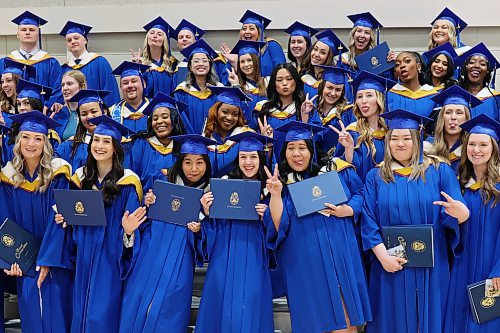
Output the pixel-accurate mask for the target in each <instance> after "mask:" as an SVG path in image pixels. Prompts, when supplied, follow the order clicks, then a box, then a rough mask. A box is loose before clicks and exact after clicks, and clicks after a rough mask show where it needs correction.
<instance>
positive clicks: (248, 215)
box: [210, 178, 260, 221]
mask: <svg viewBox="0 0 500 333" xmlns="http://www.w3.org/2000/svg"><path fill="white" fill-rule="evenodd" d="M210 191H211V192H212V194H213V196H214V201H213V203H212V206H211V207H210V218H218V219H232V220H248V221H258V220H259V215H258V214H257V212H256V211H255V205H256V204H258V203H259V202H260V181H254V180H253V181H252V180H243V179H217V178H212V179H210Z"/></svg>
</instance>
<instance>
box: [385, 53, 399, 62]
mask: <svg viewBox="0 0 500 333" xmlns="http://www.w3.org/2000/svg"><path fill="white" fill-rule="evenodd" d="M397 57H398V54H397V53H396V52H394V51H392V50H390V51H389V53H387V61H394V60H396V58H397Z"/></svg>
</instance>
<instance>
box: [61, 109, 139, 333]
mask: <svg viewBox="0 0 500 333" xmlns="http://www.w3.org/2000/svg"><path fill="white" fill-rule="evenodd" d="M90 122H92V123H93V124H95V125H97V127H96V129H95V130H94V135H93V136H92V139H91V143H90V145H89V155H88V159H87V163H86V164H85V166H83V167H81V168H79V169H77V170H76V171H75V174H74V175H73V177H72V178H71V180H72V183H73V184H74V186H75V187H76V188H77V189H82V190H100V191H102V195H103V200H104V209H105V214H106V226H74V227H73V230H72V234H73V242H74V245H75V247H76V249H74V252H76V257H75V258H74V260H75V277H74V282H75V288H74V293H73V320H72V322H71V332H118V327H119V324H120V311H121V305H122V295H123V288H124V280H125V279H126V277H127V274H128V273H129V269H130V267H131V266H132V265H133V264H134V261H135V259H136V256H137V253H138V251H139V247H140V241H141V237H140V232H139V230H138V228H139V227H140V225H141V224H142V223H143V222H144V221H145V220H146V215H145V214H146V208H145V207H141V206H140V202H141V199H142V186H141V182H140V180H139V177H137V175H136V174H135V173H133V172H132V171H131V170H128V169H124V168H123V167H122V161H123V157H124V151H123V148H122V146H121V144H120V141H121V140H122V138H123V136H128V135H130V134H131V132H130V130H129V129H128V128H126V127H125V126H123V125H121V124H119V123H117V122H116V121H114V120H112V119H111V118H109V117H106V116H100V117H96V118H92V119H91V120H90ZM55 221H56V223H57V224H59V225H63V226H65V222H64V216H62V215H61V214H56V216H55Z"/></svg>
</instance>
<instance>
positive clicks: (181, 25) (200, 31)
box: [172, 19, 205, 41]
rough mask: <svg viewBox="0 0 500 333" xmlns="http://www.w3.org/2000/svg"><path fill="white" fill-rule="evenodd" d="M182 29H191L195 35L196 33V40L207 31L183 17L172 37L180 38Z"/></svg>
mask: <svg viewBox="0 0 500 333" xmlns="http://www.w3.org/2000/svg"><path fill="white" fill-rule="evenodd" d="M182 30H189V31H191V32H192V33H193V35H194V40H195V41H197V40H199V39H200V38H201V37H202V36H203V35H204V34H205V31H204V30H203V29H201V28H199V27H197V26H196V25H194V24H193V23H191V22H189V21H188V20H186V19H182V21H181V22H180V23H179V25H178V26H177V28H175V33H174V34H173V35H172V38H174V39H178V38H179V33H180V32H181V31H182Z"/></svg>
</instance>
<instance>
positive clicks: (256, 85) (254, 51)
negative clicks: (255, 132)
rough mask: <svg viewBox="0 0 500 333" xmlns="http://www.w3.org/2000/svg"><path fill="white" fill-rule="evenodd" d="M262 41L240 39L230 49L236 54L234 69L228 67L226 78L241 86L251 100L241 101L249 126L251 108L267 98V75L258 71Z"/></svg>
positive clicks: (251, 122)
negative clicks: (236, 62)
mask: <svg viewBox="0 0 500 333" xmlns="http://www.w3.org/2000/svg"><path fill="white" fill-rule="evenodd" d="M263 45H264V43H262V42H254V41H247V40H240V41H238V43H237V44H236V45H235V46H234V48H233V49H232V50H231V54H237V55H238V64H237V67H236V71H235V70H234V68H231V69H228V71H229V75H228V80H229V83H230V84H231V86H233V87H235V86H236V87H239V88H241V89H242V90H243V91H244V92H245V94H247V95H248V96H249V97H250V98H251V100H250V101H248V102H246V103H243V104H242V107H243V112H244V114H245V120H246V121H247V124H249V125H250V126H254V127H255V126H256V124H253V121H254V119H253V110H254V109H255V106H256V105H257V103H258V102H260V101H262V100H265V99H266V98H267V85H268V83H269V77H262V76H261V73H260V63H259V61H260V60H259V54H260V50H261V48H262V46H263Z"/></svg>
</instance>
